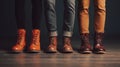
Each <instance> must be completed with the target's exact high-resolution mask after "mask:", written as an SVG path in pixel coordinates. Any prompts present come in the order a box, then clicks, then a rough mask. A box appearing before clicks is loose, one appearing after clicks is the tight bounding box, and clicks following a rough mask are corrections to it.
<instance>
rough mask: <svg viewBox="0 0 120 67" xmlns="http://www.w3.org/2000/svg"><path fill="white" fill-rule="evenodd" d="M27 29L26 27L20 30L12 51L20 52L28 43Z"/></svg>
mask: <svg viewBox="0 0 120 67" xmlns="http://www.w3.org/2000/svg"><path fill="white" fill-rule="evenodd" d="M25 38H26V31H25V30H24V29H19V30H18V36H17V43H16V44H15V45H14V46H13V47H12V51H13V52H16V53H20V52H22V51H23V50H24V47H25V45H26V41H25Z"/></svg>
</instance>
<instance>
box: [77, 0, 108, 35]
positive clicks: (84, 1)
mask: <svg viewBox="0 0 120 67" xmlns="http://www.w3.org/2000/svg"><path fill="white" fill-rule="evenodd" d="M89 5H90V0H79V23H80V26H79V27H80V32H81V33H89ZM105 19H106V0H94V25H93V26H94V29H95V32H96V33H104V27H105Z"/></svg>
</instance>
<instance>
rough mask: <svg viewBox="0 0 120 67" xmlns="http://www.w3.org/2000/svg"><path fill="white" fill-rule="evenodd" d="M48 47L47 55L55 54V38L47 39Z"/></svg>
mask: <svg viewBox="0 0 120 67" xmlns="http://www.w3.org/2000/svg"><path fill="white" fill-rule="evenodd" d="M49 40H50V41H49V42H50V43H49V46H48V51H47V52H49V53H56V52H57V37H55V36H54V37H50V38H49Z"/></svg>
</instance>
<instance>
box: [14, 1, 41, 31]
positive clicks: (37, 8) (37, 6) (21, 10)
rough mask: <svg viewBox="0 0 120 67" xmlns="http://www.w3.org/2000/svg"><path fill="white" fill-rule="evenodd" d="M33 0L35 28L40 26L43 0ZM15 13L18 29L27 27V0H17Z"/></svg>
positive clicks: (33, 22) (33, 24)
mask: <svg viewBox="0 0 120 67" xmlns="http://www.w3.org/2000/svg"><path fill="white" fill-rule="evenodd" d="M31 1H32V26H33V28H34V29H38V28H39V27H40V17H41V12H42V0H31ZM15 15H16V21H17V27H18V29H21V28H23V29H24V28H25V0H15Z"/></svg>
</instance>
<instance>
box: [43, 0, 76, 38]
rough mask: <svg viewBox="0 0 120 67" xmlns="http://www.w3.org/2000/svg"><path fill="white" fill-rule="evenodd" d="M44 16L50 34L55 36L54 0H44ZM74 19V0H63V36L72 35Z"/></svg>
mask: <svg viewBox="0 0 120 67" xmlns="http://www.w3.org/2000/svg"><path fill="white" fill-rule="evenodd" d="M44 5H45V18H46V22H47V29H48V31H49V35H50V36H57V35H58V34H57V23H56V21H57V19H56V10H55V5H56V0H44ZM74 19H75V0H64V25H63V36H68V37H71V36H72V31H73V27H74Z"/></svg>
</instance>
